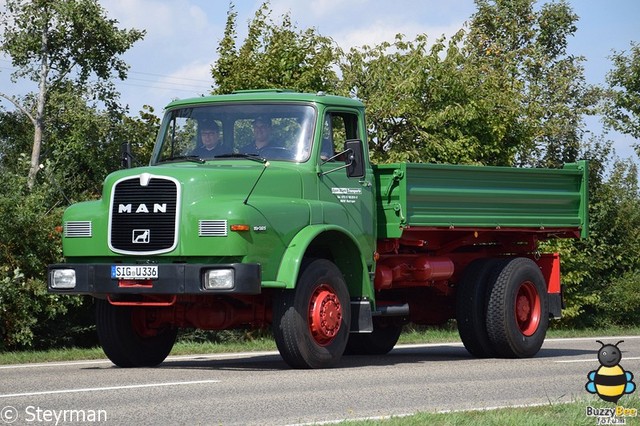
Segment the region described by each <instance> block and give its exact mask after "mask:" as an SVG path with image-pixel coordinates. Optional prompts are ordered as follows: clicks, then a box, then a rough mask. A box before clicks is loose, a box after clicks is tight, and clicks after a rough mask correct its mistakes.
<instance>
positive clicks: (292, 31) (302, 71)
mask: <svg viewBox="0 0 640 426" xmlns="http://www.w3.org/2000/svg"><path fill="white" fill-rule="evenodd" d="M236 20H237V13H236V12H235V9H234V7H233V5H231V6H230V7H229V11H228V13H227V23H226V27H225V32H224V36H223V38H222V40H221V41H220V44H219V46H218V49H217V51H218V55H219V58H218V60H217V61H216V63H215V64H214V65H213V66H212V68H211V74H212V77H213V80H214V83H215V88H214V93H218V94H221V93H231V92H232V91H234V90H244V89H256V88H276V89H293V90H297V91H302V92H304V91H317V90H324V91H330V92H334V91H335V88H336V83H337V76H336V73H335V71H334V70H333V68H332V65H333V64H334V63H335V59H336V51H337V50H338V49H337V46H335V44H334V43H333V42H332V40H331V39H330V38H328V37H323V36H321V35H319V34H318V32H317V31H316V30H315V29H313V28H309V29H307V30H304V31H301V30H298V29H297V28H296V27H295V25H293V24H292V23H291V18H290V16H289V15H288V14H286V15H284V16H282V22H281V23H280V24H279V25H277V24H275V23H274V22H273V21H271V20H270V9H269V3H268V2H265V3H263V4H262V5H261V6H260V8H259V9H258V11H257V12H256V14H255V16H254V18H253V19H252V20H251V22H250V23H249V27H248V35H247V38H246V39H245V41H244V43H243V44H242V46H240V47H238V46H237V45H236V37H237V32H236V25H237V24H236Z"/></svg>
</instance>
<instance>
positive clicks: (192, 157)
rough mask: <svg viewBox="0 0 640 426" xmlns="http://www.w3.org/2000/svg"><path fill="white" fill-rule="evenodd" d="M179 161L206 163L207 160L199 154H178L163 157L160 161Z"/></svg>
mask: <svg viewBox="0 0 640 426" xmlns="http://www.w3.org/2000/svg"><path fill="white" fill-rule="evenodd" d="M177 161H191V162H193V163H199V164H204V163H205V161H204V160H203V159H202V158H200V157H198V156H197V155H176V156H175V157H169V158H163V159H162V160H160V161H159V163H173V162H177Z"/></svg>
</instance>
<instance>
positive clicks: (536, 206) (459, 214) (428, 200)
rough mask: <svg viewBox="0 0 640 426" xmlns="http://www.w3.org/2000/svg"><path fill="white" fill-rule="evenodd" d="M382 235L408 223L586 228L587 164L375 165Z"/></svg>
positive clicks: (393, 233) (391, 234)
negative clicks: (551, 166) (558, 166)
mask: <svg viewBox="0 0 640 426" xmlns="http://www.w3.org/2000/svg"><path fill="white" fill-rule="evenodd" d="M374 174H375V175H376V185H377V188H376V189H377V191H378V194H379V196H378V206H377V208H378V218H379V223H378V237H379V238H399V237H400V236H401V235H402V229H403V228H405V227H416V226H418V227H446V228H458V227H473V228H535V229H547V228H562V229H576V230H579V231H580V234H581V237H583V238H584V237H586V233H587V227H588V223H587V191H586V188H587V176H588V171H587V164H586V162H584V161H580V162H578V163H575V164H569V165H566V166H565V167H564V168H563V169H531V168H511V167H484V166H483V167H479V166H460V165H456V166H452V165H440V164H411V163H402V164H385V165H378V166H374Z"/></svg>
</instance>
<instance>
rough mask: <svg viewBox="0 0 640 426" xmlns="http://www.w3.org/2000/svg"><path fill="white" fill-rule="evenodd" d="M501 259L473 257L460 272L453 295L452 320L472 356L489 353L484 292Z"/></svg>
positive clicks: (484, 356) (490, 351)
mask: <svg viewBox="0 0 640 426" xmlns="http://www.w3.org/2000/svg"><path fill="white" fill-rule="evenodd" d="M502 262H504V260H503V259H477V260H474V261H473V262H471V263H470V264H469V265H468V266H467V267H466V268H465V271H464V274H463V276H462V279H461V280H460V284H459V285H458V289H457V294H456V323H457V325H458V333H459V334H460V339H461V340H462V343H463V344H464V347H465V348H466V349H467V350H468V351H469V353H470V354H471V355H473V356H476V357H479V358H486V357H490V356H493V354H494V351H493V348H492V343H491V341H490V340H489V335H488V334H487V297H488V296H487V291H488V288H489V282H490V281H491V279H492V274H493V273H494V271H495V270H496V268H498V267H499V265H500V264H501V263H502Z"/></svg>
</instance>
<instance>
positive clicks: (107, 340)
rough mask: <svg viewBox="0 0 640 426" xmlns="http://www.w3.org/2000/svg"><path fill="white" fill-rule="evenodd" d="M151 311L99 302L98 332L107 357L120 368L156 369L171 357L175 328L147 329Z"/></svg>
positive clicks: (176, 331) (97, 301) (97, 305)
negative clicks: (148, 314) (148, 315)
mask: <svg viewBox="0 0 640 426" xmlns="http://www.w3.org/2000/svg"><path fill="white" fill-rule="evenodd" d="M148 312H149V311H148V309H146V308H142V307H130V306H113V305H112V304H110V303H109V302H108V301H107V300H102V299H97V300H96V329H97V331H98V339H99V341H100V345H101V346H102V350H103V351H104V353H105V355H107V357H108V358H109V359H110V360H111V362H113V363H114V364H115V365H117V366H118V367H124V368H130V367H155V366H156V365H158V364H160V363H161V362H162V361H164V359H165V358H166V357H167V355H169V352H171V349H172V348H173V344H174V343H175V341H176V335H177V333H178V330H177V329H175V328H163V329H155V328H149V327H147V313H148Z"/></svg>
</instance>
